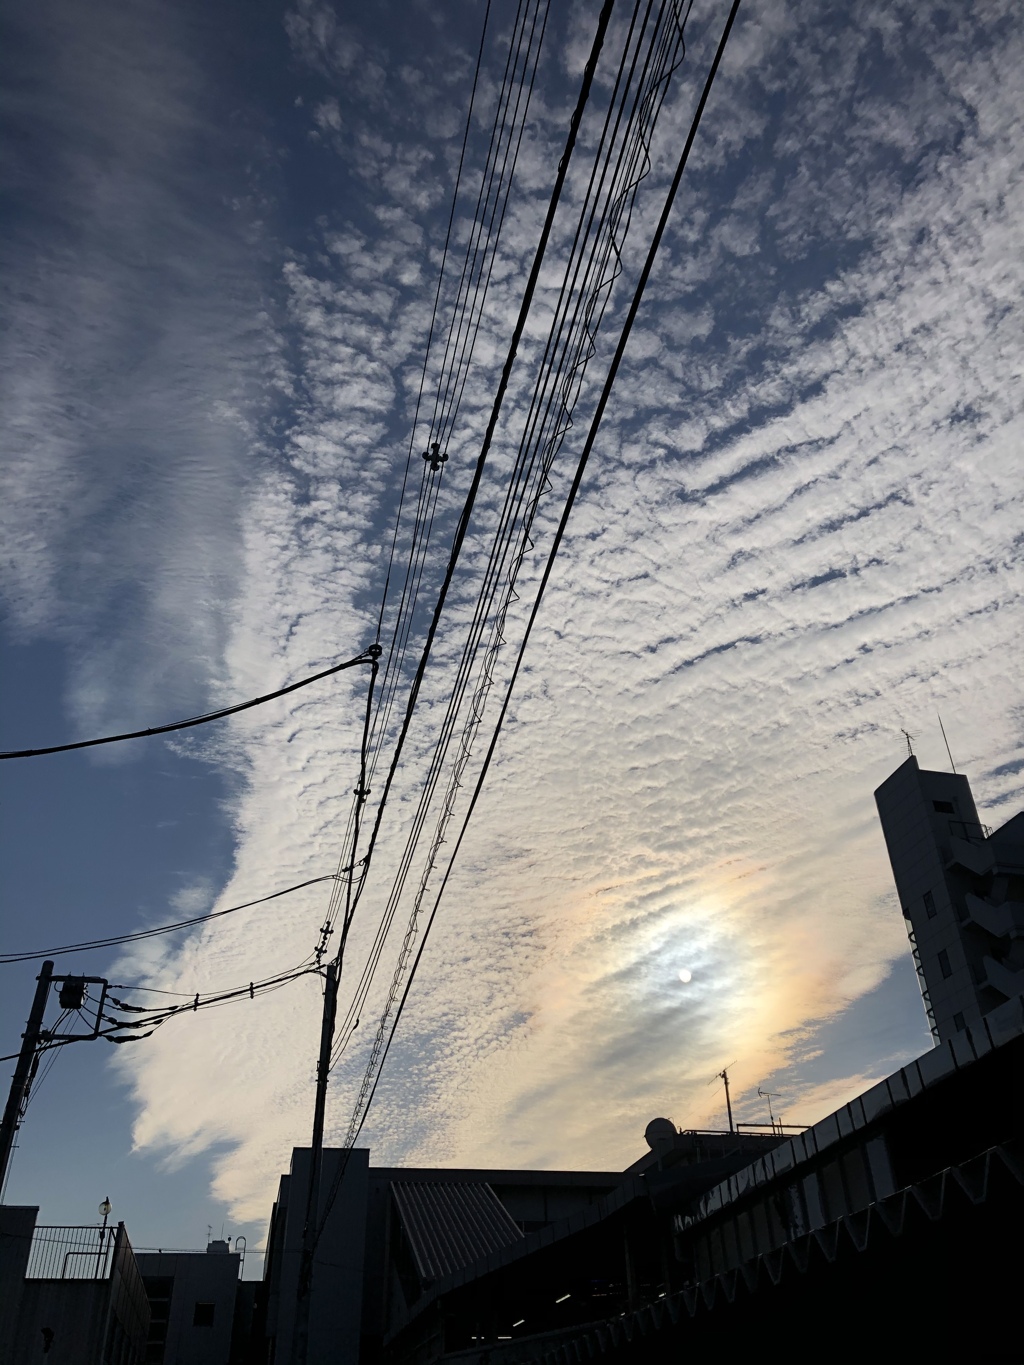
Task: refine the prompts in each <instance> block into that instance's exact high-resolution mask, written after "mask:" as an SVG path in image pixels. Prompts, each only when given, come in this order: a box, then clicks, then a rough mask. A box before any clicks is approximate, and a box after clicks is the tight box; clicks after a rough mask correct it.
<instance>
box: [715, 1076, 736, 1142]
mask: <svg viewBox="0 0 1024 1365" xmlns="http://www.w3.org/2000/svg"><path fill="white" fill-rule="evenodd" d="M718 1075H719V1077H720V1079H721V1080H723V1081H724V1082H725V1109H726V1113H727V1114H728V1115H729V1132H730V1133H735V1131H736V1125H735V1124H734V1123H733V1121H732V1101H731V1100H730V1099H729V1070H728V1068H727V1067H723V1068H722V1070H721V1071H720V1072H719V1073H718Z"/></svg>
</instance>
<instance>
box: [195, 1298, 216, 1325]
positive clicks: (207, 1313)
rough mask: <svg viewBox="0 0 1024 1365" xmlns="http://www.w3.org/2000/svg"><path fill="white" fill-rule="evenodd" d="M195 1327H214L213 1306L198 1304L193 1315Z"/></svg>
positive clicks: (210, 1304)
mask: <svg viewBox="0 0 1024 1365" xmlns="http://www.w3.org/2000/svg"><path fill="white" fill-rule="evenodd" d="M192 1326H193V1327H212V1326H213V1304H212V1303H197V1304H196V1307H195V1312H194V1313H193V1314H192Z"/></svg>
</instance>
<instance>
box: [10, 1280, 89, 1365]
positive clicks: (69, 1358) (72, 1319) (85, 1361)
mask: <svg viewBox="0 0 1024 1365" xmlns="http://www.w3.org/2000/svg"><path fill="white" fill-rule="evenodd" d="M109 1304H110V1281H109V1280H26V1281H25V1282H24V1285H23V1287H22V1291H21V1312H20V1313H19V1315H18V1331H17V1334H16V1336H15V1347H14V1361H15V1362H16V1365H35V1362H36V1361H38V1362H39V1365H100V1362H101V1361H102V1360H103V1338H104V1334H105V1331H106V1327H107V1310H108V1307H109ZM44 1327H48V1328H49V1329H50V1331H51V1332H52V1333H53V1341H52V1343H51V1345H50V1350H49V1353H48V1354H44V1352H43V1342H44V1338H43V1332H42V1329H43V1328H44Z"/></svg>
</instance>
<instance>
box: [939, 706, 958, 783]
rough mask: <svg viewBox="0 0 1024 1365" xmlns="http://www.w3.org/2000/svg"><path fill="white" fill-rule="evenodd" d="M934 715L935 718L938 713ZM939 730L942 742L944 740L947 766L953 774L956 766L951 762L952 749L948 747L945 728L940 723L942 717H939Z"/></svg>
mask: <svg viewBox="0 0 1024 1365" xmlns="http://www.w3.org/2000/svg"><path fill="white" fill-rule="evenodd" d="M935 714H936V715H937V716H939V713H938V711H936V712H935ZM939 729H940V730H941V731H942V738H943V740H945V744H946V753H947V754H949V766H950V767H951V768H952V769H953V771H954V772H956V764H955V763H954V762H953V751H952V749H950V747H949V740H948V739H946V727H945V726H944V725H943V723H942V717H941V716H939Z"/></svg>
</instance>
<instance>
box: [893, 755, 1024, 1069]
mask: <svg viewBox="0 0 1024 1365" xmlns="http://www.w3.org/2000/svg"><path fill="white" fill-rule="evenodd" d="M875 801H876V803H877V806H878V814H879V818H880V819H881V822H882V832H883V834H884V835H885V842H886V847H887V848H888V850H889V860H890V862H891V863H892V871H893V877H894V879H895V882H896V890H897V892H898V893H899V898H900V905H901V907H902V909H903V915H904V918H905V920H906V922H907V932H908V935H909V937H910V945H911V949H912V951H913V954H914V963H915V966H916V967H917V972H918V979H919V981H920V985H921V995H922V998H923V1000H924V1005H925V1011H926V1013H927V1015H928V1023H929V1026H930V1028H931V1030H932V1036H933V1037H934V1039H935V1041H936V1042H945V1041H947V1040H948V1039H949V1038H951V1037H953V1035H954V1034H956V1033H958V1032H960V1031H961V1030H962V1029H964V1028H966V1027H968V1026H970V1025H975V1024H977V1023H979V1021H980V1020H981V1019H982V1018H983V1017H984V1015H986V1014H987V1013H988V1012H989V1011H990V1010H993V1009H995V1008H997V1007H998V1006H999V1005H1001V1004H1002V1003H1003V1002H1004V1001H1006V1000H1009V999H1013V998H1014V997H1016V996H1018V995H1020V994H1021V993H1024V811H1022V812H1021V813H1020V814H1018V815H1015V816H1014V817H1013V819H1011V820H1008V821H1007V822H1006V824H1004V825H1003V826H1002V827H1001V828H1000V829H997V830H995V831H994V832H993V831H992V830H990V829H989V828H988V827H987V826H985V825H983V824H982V823H981V822H980V821H979V819H978V812H977V809H976V807H975V804H974V797H973V796H972V794H971V787H970V783H969V782H968V781H967V778H966V777H964V776H962V775H961V774H958V773H944V772H929V771H927V770H925V769H922V768H920V767H919V766H918V762H917V759H916V758H914V757H913V756H911V757H910V758H908V759H907V761H906V762H905V763H903V764H902V765H901V766H900V767H899V768H897V769H896V771H895V772H894V773H893V774H892V775H891V776H890V777H888V778H887V779H886V781H885V782H883V783H882V785H881V786H880V787H879V788H878V790H877V791H876V792H875Z"/></svg>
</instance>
